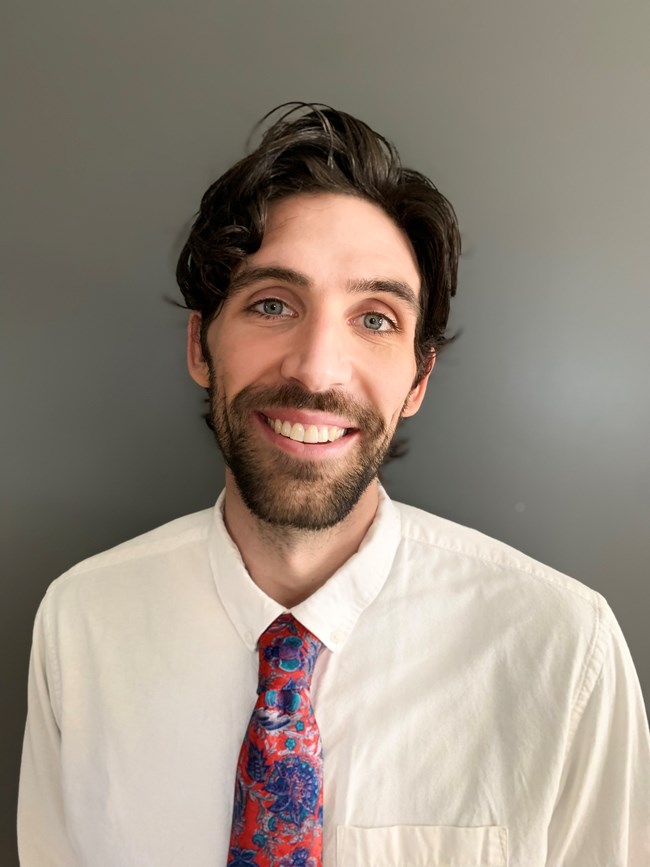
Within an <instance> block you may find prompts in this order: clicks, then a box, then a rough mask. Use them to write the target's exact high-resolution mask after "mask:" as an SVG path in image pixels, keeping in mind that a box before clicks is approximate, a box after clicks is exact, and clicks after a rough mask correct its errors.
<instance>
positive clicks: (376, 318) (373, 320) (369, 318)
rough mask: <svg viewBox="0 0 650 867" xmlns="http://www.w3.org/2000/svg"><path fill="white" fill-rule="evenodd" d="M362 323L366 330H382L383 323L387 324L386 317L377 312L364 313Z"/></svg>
mask: <svg viewBox="0 0 650 867" xmlns="http://www.w3.org/2000/svg"><path fill="white" fill-rule="evenodd" d="M363 324H364V327H365V328H367V329H368V331H384V330H385V329H384V325H388V319H387V318H386V317H385V316H381V315H380V314H379V313H364V315H363Z"/></svg>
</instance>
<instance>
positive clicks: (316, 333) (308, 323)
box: [281, 316, 352, 392]
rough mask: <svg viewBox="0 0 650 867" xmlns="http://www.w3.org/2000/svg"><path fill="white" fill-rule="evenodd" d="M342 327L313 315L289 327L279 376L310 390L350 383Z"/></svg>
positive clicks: (347, 352) (348, 354) (324, 389)
mask: <svg viewBox="0 0 650 867" xmlns="http://www.w3.org/2000/svg"><path fill="white" fill-rule="evenodd" d="M346 336H347V335H346V333H345V326H344V325H340V324H338V323H335V322H333V321H331V320H328V319H327V318H326V317H325V316H318V317H317V316H314V317H313V318H307V319H305V321H303V322H302V323H301V325H300V327H299V328H296V329H292V332H291V335H290V337H289V341H290V342H289V344H288V346H287V349H286V352H285V355H284V358H283V360H282V365H281V373H282V376H283V377H284V378H285V379H286V380H288V381H293V382H299V383H300V384H301V385H302V386H304V388H306V389H308V390H309V391H312V392H318V391H327V390H328V389H331V388H340V387H342V386H346V385H348V384H349V382H350V379H351V373H352V365H351V359H350V353H349V348H348V347H347V340H346Z"/></svg>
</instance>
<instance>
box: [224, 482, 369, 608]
mask: <svg viewBox="0 0 650 867" xmlns="http://www.w3.org/2000/svg"><path fill="white" fill-rule="evenodd" d="M378 502H379V492H378V484H377V480H376V479H375V480H374V481H373V482H372V483H371V484H370V485H369V486H368V488H367V489H366V490H365V491H364V493H363V494H362V496H361V499H360V500H359V502H358V503H357V504H356V506H355V507H354V508H353V509H352V511H351V512H350V514H349V515H348V516H347V517H346V518H344V519H343V521H341V522H340V523H338V524H336V525H335V526H334V527H329V528H327V529H325V530H298V529H295V528H291V527H275V526H273V525H272V524H268V523H267V522H266V521H261V520H260V519H259V518H257V517H256V516H255V515H253V514H252V512H251V511H250V510H249V509H248V507H247V506H246V505H245V503H244V502H243V500H242V499H241V495H240V493H239V489H238V488H237V485H236V484H235V480H234V479H233V477H232V475H231V474H230V471H229V470H227V471H226V496H225V503H224V520H225V524H226V528H227V530H228V533H229V534H230V537H231V538H232V540H233V541H234V543H235V544H236V545H237V547H238V548H239V553H240V554H241V557H242V560H243V561H244V565H245V566H246V568H247V570H248V572H249V574H250V576H251V578H252V579H253V581H254V582H255V583H256V584H257V586H258V587H259V588H260V589H261V590H263V591H264V592H265V593H266V594H267V596H270V597H271V598H272V599H275V601H276V602H279V603H280V605H283V606H284V607H285V608H293V607H294V606H295V605H298V604H299V603H300V602H303V601H304V600H305V599H307V597H309V596H311V595H312V593H314V592H315V591H316V590H318V588H319V587H322V586H323V584H325V582H326V581H327V580H328V578H331V576H332V575H333V574H334V572H336V570H337V569H339V568H340V567H341V566H342V565H343V564H344V563H345V562H346V560H349V559H350V557H351V556H352V555H353V554H354V553H355V552H356V551H357V550H358V548H359V545H360V544H361V542H362V540H363V538H364V536H365V535H366V533H367V532H368V528H369V527H370V525H371V524H372V521H373V519H374V517H375V513H376V511H377V505H378Z"/></svg>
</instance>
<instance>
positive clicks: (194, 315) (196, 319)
mask: <svg viewBox="0 0 650 867" xmlns="http://www.w3.org/2000/svg"><path fill="white" fill-rule="evenodd" d="M201 322H202V320H201V314H200V313H198V312H197V311H196V310H193V311H192V312H191V313H190V318H189V320H188V323H187V369H188V370H189V372H190V376H191V377H192V379H193V380H194V382H196V383H198V385H201V386H203V388H207V387H208V386H209V384H210V371H209V367H208V362H207V359H206V358H205V356H204V355H203V349H202V348H201Z"/></svg>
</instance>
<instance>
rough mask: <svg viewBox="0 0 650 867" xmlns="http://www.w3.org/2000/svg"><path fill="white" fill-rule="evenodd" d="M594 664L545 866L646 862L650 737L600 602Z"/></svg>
mask: <svg viewBox="0 0 650 867" xmlns="http://www.w3.org/2000/svg"><path fill="white" fill-rule="evenodd" d="M601 616H602V620H601V624H600V630H601V631H602V635H601V638H602V641H601V648H602V649H600V648H599V649H598V650H599V651H600V652H596V653H595V655H597V656H599V657H600V659H602V664H599V666H598V667H597V668H596V670H595V671H594V673H593V676H592V677H591V683H590V682H589V681H590V677H589V674H587V676H586V677H585V682H586V683H585V690H584V697H582V700H581V707H579V708H578V709H577V716H576V724H575V727H574V734H573V737H572V738H571V740H570V743H569V747H568V751H567V756H566V760H565V766H564V770H563V773H562V779H561V783H560V790H559V795H558V798H557V802H556V805H555V809H554V812H553V817H552V820H551V824H550V827H549V837H548V861H547V864H548V867H574V865H575V867H579V865H583V864H585V865H586V864H589V865H590V867H640V865H642V864H650V736H649V735H648V723H647V719H646V714H645V709H644V706H643V699H642V696H641V688H640V685H639V681H638V678H637V675H636V671H635V669H634V664H633V662H632V659H631V657H630V653H629V650H628V647H627V645H626V643H625V639H624V637H623V634H622V632H621V630H620V627H619V625H618V623H617V622H616V620H615V618H614V615H613V614H612V612H611V610H610V609H609V607H608V606H607V605H606V603H605V602H604V600H603V603H602V610H601Z"/></svg>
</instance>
